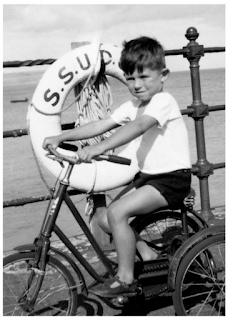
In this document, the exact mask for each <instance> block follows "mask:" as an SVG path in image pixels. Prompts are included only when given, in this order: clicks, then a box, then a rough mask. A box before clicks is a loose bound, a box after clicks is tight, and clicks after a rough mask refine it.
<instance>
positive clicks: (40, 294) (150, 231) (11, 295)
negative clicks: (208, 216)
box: [3, 148, 224, 316]
mask: <svg viewBox="0 0 228 320" xmlns="http://www.w3.org/2000/svg"><path fill="white" fill-rule="evenodd" d="M49 150H50V154H49V157H51V158H52V159H53V160H55V161H58V162H59V163H60V164H61V165H62V166H64V164H67V165H66V167H65V168H64V170H65V174H64V177H63V178H62V179H61V181H59V186H58V188H57V190H52V191H53V192H52V199H51V200H50V203H49V205H48V208H49V210H47V214H46V215H45V217H44V221H43V224H42V227H41V231H40V234H39V236H38V237H37V238H36V239H35V240H34V243H33V244H28V245H22V246H18V247H16V248H15V250H16V251H17V253H15V254H13V255H10V256H7V257H5V258H4V269H3V280H4V281H3V312H4V315H15V316H16V315H17V316H18V315H21V316H22V315H33V316H38V315H52V316H53V315H58V316H59V315H66V316H72V315H75V314H76V313H77V307H78V296H79V294H81V295H84V296H87V295H88V290H89V287H91V286H92V285H94V284H96V283H100V282H104V280H105V279H106V278H107V277H112V276H114V275H115V270H116V267H117V264H116V262H115V261H112V260H110V259H109V258H108V257H107V256H106V254H105V253H104V252H103V251H102V249H101V248H100V246H99V245H98V243H97V241H96V239H95V238H94V237H93V235H92V233H91V231H90V229H89V227H88V226H87V224H86V223H85V221H84V220H83V218H82V217H81V215H80V213H79V212H78V210H77V208H76V207H75V205H74V204H73V202H72V200H71V199H70V196H69V194H68V191H67V188H68V186H69V178H70V174H71V172H72V169H73V166H74V165H77V163H78V160H77V159H76V158H74V157H69V156H65V155H61V154H59V153H58V152H57V151H56V150H53V149H51V148H49ZM96 160H98V161H100V160H107V161H114V162H117V163H121V164H130V161H129V160H128V159H125V158H120V157H117V156H106V155H101V156H99V157H96ZM63 201H64V202H65V203H66V205H67V206H68V208H69V209H70V211H71V213H72V214H73V216H74V218H75V220H76V221H77V222H78V224H79V225H80V227H81V229H82V230H83V232H84V234H85V235H86V237H87V239H88V241H89V243H90V244H91V245H92V247H93V249H94V251H95V252H96V254H97V256H98V257H99V259H100V261H101V262H102V265H103V266H104V268H105V272H103V274H101V275H100V274H98V273H97V271H96V270H95V269H94V268H93V267H92V266H91V265H90V263H89V262H88V261H87V260H86V259H85V258H84V257H83V256H82V254H81V253H80V252H79V250H78V249H77V248H76V247H75V246H74V245H73V244H72V243H71V241H70V240H69V239H68V238H67V237H66V235H65V234H64V233H63V232H62V230H61V229H60V228H59V227H58V226H57V225H56V220H57V217H58V214H59V211H60V208H61V204H62V203H63ZM179 209H180V210H179V211H178V210H174V211H173V210H168V209H166V210H158V211H156V212H153V213H151V214H148V215H146V216H145V217H142V216H137V217H136V218H135V219H134V220H133V221H132V222H131V223H130V224H131V226H132V227H133V228H134V229H135V230H136V231H137V232H138V233H139V234H140V235H141V237H142V238H143V239H145V241H147V243H148V244H149V245H151V246H152V247H153V248H154V249H156V250H157V251H158V252H159V258H158V259H156V260H153V261H149V262H142V261H140V260H139V261H137V262H136V263H135V273H136V276H137V278H138V280H139V288H138V290H137V291H136V292H135V293H134V294H132V295H124V296H120V297H117V298H116V299H114V300H112V301H111V302H112V303H113V304H114V305H115V304H116V303H118V305H124V304H125V303H127V302H128V300H129V301H130V300H131V299H134V298H137V297H140V298H143V299H150V298H152V297H155V296H157V295H159V294H160V293H162V292H165V291H168V292H169V291H170V292H174V293H173V302H174V306H175V310H176V312H177V314H183V313H184V314H185V315H186V314H187V312H188V311H186V308H185V304H182V305H181V307H180V308H178V301H179V299H180V298H182V293H183V294H184V297H186V296H185V294H186V292H188V290H186V286H187V287H188V289H189V288H190V287H191V284H192V283H193V282H194V280H191V281H190V280H189V277H187V280H188V282H187V285H186V284H185V279H186V274H187V275H188V272H187V273H186V272H183V268H185V269H186V265H187V267H188V266H189V264H192V261H195V260H192V259H193V258H194V257H195V256H194V254H196V252H197V253H198V251H197V250H198V244H200V243H201V242H202V244H203V247H202V246H200V248H201V250H203V249H204V245H205V246H206V249H205V250H207V251H208V252H209V249H208V248H207V241H205V242H203V241H204V239H206V240H207V239H209V238H210V239H211V238H212V239H214V238H213V237H214V233H213V232H211V230H210V229H212V228H208V226H207V224H206V222H205V221H204V220H203V219H202V218H201V217H200V216H199V215H198V214H197V213H196V212H195V211H194V210H191V209H190V208H187V207H186V206H185V205H184V204H183V205H182V206H181V207H180V208H179ZM189 212H190V213H191V215H189ZM200 230H201V231H200ZM223 231H224V230H223ZM53 232H54V233H55V234H56V235H57V236H58V238H59V239H60V240H61V242H62V243H63V244H64V245H65V246H66V248H68V250H69V251H70V253H71V254H72V255H73V257H74V258H75V259H76V261H77V262H79V263H80V264H81V265H82V266H83V267H84V268H85V270H86V271H87V272H88V273H89V274H90V276H91V277H92V278H93V279H94V281H93V283H92V284H90V285H89V286H88V285H87V284H86V281H85V279H84V276H83V273H82V271H81V269H80V268H79V266H78V265H77V262H76V261H74V259H73V258H72V257H71V256H70V255H69V254H68V253H66V252H63V251H61V250H59V249H57V248H54V247H53V246H51V242H50V237H51V235H52V233H53ZM219 232H221V230H219ZM205 237H206V238H205ZM219 239H220V238H219ZM212 242H213V241H212ZM195 245H196V246H195ZM202 248H203V249H202ZM193 251H194V253H192V252H193ZM190 254H191V255H190ZM189 256H191V257H192V256H194V257H193V258H191V259H190V260H188V259H189ZM208 257H209V259H208V262H207V268H211V269H213V270H216V268H217V267H216V261H215V259H214V258H213V254H212V253H211V254H210V255H208ZM194 259H195V258H194ZM66 264H67V267H66ZM193 266H194V265H193ZM187 270H192V268H190V267H189V268H187ZM189 272H190V271H189ZM205 278H206V277H205V276H204V277H203V279H205ZM207 278H208V277H207ZM190 279H191V277H190ZM189 281H190V282H189ZM207 281H208V280H207ZM219 281H220V280H219ZM205 283H206V284H207V282H204V284H205ZM220 287H221V286H218V285H217V287H216V290H217V291H216V290H215V291H216V294H217V295H219V293H220V291H219V288H220ZM182 291H183V292H182ZM196 297H197V296H196ZM218 299H219V298H218ZM218 299H217V300H218ZM221 299H224V297H222V298H220V300H221ZM195 303H198V300H197V299H195ZM217 304H219V303H217ZM216 306H217V305H216ZM217 309H218V307H217ZM220 309H221V310H223V309H222V307H221V308H220ZM220 309H219V310H220ZM222 312H223V311H222Z"/></svg>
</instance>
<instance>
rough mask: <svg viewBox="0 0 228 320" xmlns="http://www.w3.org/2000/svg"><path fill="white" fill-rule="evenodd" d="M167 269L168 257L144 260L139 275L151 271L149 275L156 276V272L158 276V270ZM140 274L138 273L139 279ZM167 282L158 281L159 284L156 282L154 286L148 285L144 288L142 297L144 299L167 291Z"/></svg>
mask: <svg viewBox="0 0 228 320" xmlns="http://www.w3.org/2000/svg"><path fill="white" fill-rule="evenodd" d="M168 269H169V260H168V259H165V258H164V259H162V260H160V261H159V260H154V261H153V262H147V263H145V262H144V265H143V267H142V270H141V272H140V275H143V274H148V277H149V274H150V273H151V275H152V274H153V277H155V276H156V273H157V274H158V276H159V272H160V271H165V270H167V271H168ZM140 275H139V279H140ZM167 288H168V287H167V282H165V283H160V284H156V285H154V286H148V289H147V288H144V290H143V291H144V297H145V299H149V298H153V297H156V296H158V295H159V294H161V293H163V292H165V291H167Z"/></svg>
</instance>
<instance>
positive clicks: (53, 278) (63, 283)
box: [3, 252, 78, 316]
mask: <svg viewBox="0 0 228 320" xmlns="http://www.w3.org/2000/svg"><path fill="white" fill-rule="evenodd" d="M34 257H35V252H24V253H15V254H12V255H10V256H7V257H5V258H4V259H3V315H6V316H9V315H11V316H25V315H32V316H64V315H65V316H72V315H75V314H76V311H77V304H78V294H77V289H76V285H75V281H74V279H73V277H72V275H71V274H70V272H69V271H68V270H67V268H66V267H65V266H64V265H63V264H62V263H61V262H60V261H59V260H57V259H55V258H54V257H51V256H47V265H46V271H45V276H44V279H43V283H42V286H41V288H40V292H39V294H38V297H37V300H36V303H35V305H34V307H33V310H31V311H26V310H24V309H26V308H25V307H24V304H23V303H19V299H20V298H22V299H24V297H26V298H25V300H26V301H28V300H27V298H29V295H31V293H32V290H33V289H34V288H35V283H36V281H37V279H38V277H39V271H38V272H36V275H35V277H34V279H33V280H32V284H31V286H30V288H29V290H28V289H25V288H26V287H25V286H27V282H28V281H27V280H28V276H29V273H31V271H32V263H33V260H34Z"/></svg>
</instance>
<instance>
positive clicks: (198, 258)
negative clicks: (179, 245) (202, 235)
mask: <svg viewBox="0 0 228 320" xmlns="http://www.w3.org/2000/svg"><path fill="white" fill-rule="evenodd" d="M173 304H174V307H175V311H176V314H177V315H178V316H225V234H219V235H213V236H211V237H209V238H207V239H205V240H203V241H202V242H199V243H198V244H196V245H195V246H194V247H193V248H192V249H191V250H190V251H189V252H188V253H187V254H186V256H185V257H184V258H183V260H182V262H181V263H180V266H179V268H178V271H177V276H176V285H175V291H174V293H173Z"/></svg>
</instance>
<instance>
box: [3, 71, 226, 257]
mask: <svg viewBox="0 0 228 320" xmlns="http://www.w3.org/2000/svg"><path fill="white" fill-rule="evenodd" d="M44 72H45V71H44V70H37V69H36V67H30V69H29V71H21V72H18V71H15V72H10V73H3V130H4V131H8V130H13V129H25V128H27V121H26V116H27V110H28V105H29V102H30V101H31V100H32V97H33V94H34V92H35V89H36V87H37V85H38V83H39V81H40V80H41V78H42V75H43V74H44ZM108 80H109V83H110V87H111V92H112V97H113V105H112V107H111V108H112V110H114V109H115V108H117V107H118V106H119V105H120V104H122V103H123V102H125V101H127V100H129V99H131V96H130V94H129V92H128V90H127V88H126V86H125V85H124V84H122V83H120V82H119V81H118V80H116V79H114V78H108ZM200 82H201V95H202V101H203V103H205V104H207V105H209V106H215V105H224V104H225V69H223V68H221V69H210V70H201V71H200ZM164 90H165V91H167V92H169V93H171V94H172V95H173V96H174V97H175V98H176V100H177V102H178V104H179V107H180V109H181V110H183V109H186V108H187V107H188V106H191V104H192V100H193V98H192V89H191V77H190V72H189V70H186V71H180V72H171V74H170V77H169V79H168V80H167V81H166V83H165V87H164ZM25 99H28V102H17V103H12V100H25ZM72 99H73V95H72V93H71V94H70V95H69V96H68V98H67V100H66V105H67V103H68V102H70V101H72ZM76 117H77V115H76V110H75V106H74V105H73V106H72V107H71V108H70V109H68V110H67V111H66V112H65V113H64V114H63V116H62V119H61V121H62V123H69V122H74V121H76ZM183 117H184V121H185V123H186V126H187V129H188V133H189V143H190V151H191V162H192V164H194V163H196V161H197V148H196V139H195V123H194V120H193V119H192V118H191V117H188V116H187V115H185V116H183ZM203 123H204V131H205V140H206V156H207V160H208V161H209V162H210V163H213V164H215V163H221V162H225V111H224V110H222V111H215V112H210V114H209V116H207V117H205V118H204V120H203ZM117 151H118V150H117ZM40 170H41V172H42V175H41V174H40ZM40 170H39V169H38V167H37V163H36V161H35V157H34V154H33V151H32V147H31V142H30V139H29V136H23V137H18V138H5V139H3V200H4V201H8V200H12V199H18V198H25V197H32V196H33V197H36V196H41V195H46V194H48V190H47V188H46V186H45V184H44V182H43V180H42V178H41V177H42V176H43V177H44V179H45V181H46V182H47V184H48V186H49V187H52V186H53V185H54V184H55V179H53V177H50V176H49V174H48V173H47V171H46V169H45V168H42V167H41V168H40ZM192 187H193V188H194V189H195V190H196V194H197V196H196V206H195V208H196V209H198V210H200V206H201V202H200V189H199V180H198V178H197V177H196V176H193V180H192ZM118 191H119V189H116V190H113V191H110V192H108V195H109V197H107V201H108V202H109V201H110V200H109V199H110V198H112V197H113V196H115V194H117V193H118ZM209 194H210V205H211V207H212V208H213V207H220V206H224V205H225V169H224V168H223V169H218V170H215V171H214V174H213V175H211V176H210V177H209ZM73 201H74V203H75V204H76V205H77V207H78V208H79V212H80V213H82V215H83V217H84V219H88V218H87V217H85V215H84V210H85V205H86V195H85V194H80V195H77V196H74V197H73ZM108 202H107V203H108ZM46 206H47V202H46V201H44V202H38V203H34V204H29V205H24V206H20V207H9V208H4V210H3V247H4V251H7V250H12V248H13V247H14V246H15V245H18V244H23V243H30V242H32V241H33V238H34V237H35V236H36V234H37V233H38V232H39V229H40V225H41V222H42V219H43V216H44V214H45V210H46ZM67 210H68V209H67V208H66V207H65V206H64V205H63V208H62V210H61V214H60V217H59V220H58V221H59V225H61V227H62V229H63V231H64V232H66V234H67V235H68V236H72V235H75V234H79V233H80V230H79V228H78V226H77V225H75V224H74V222H73V220H72V218H71V217H70V215H69V214H68V212H67Z"/></svg>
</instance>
